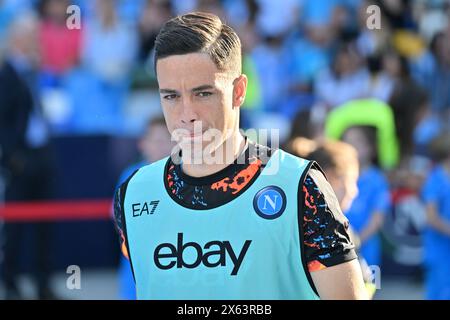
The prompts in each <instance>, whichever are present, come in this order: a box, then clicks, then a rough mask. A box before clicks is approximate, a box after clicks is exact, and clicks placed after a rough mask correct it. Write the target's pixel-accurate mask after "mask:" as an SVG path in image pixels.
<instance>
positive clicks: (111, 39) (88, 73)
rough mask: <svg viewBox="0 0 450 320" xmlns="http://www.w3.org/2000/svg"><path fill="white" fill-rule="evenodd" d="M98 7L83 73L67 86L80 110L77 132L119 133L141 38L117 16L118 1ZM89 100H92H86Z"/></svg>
mask: <svg viewBox="0 0 450 320" xmlns="http://www.w3.org/2000/svg"><path fill="white" fill-rule="evenodd" d="M95 4H96V11H95V14H94V16H93V17H92V19H91V20H90V21H88V22H87V24H86V27H85V37H84V47H83V55H82V62H83V69H82V70H79V71H78V73H75V74H74V75H71V76H72V77H71V78H70V79H68V84H67V85H68V86H69V90H70V94H71V96H72V99H73V103H74V108H79V109H80V110H77V112H79V114H78V119H75V120H76V121H77V130H79V131H81V132H83V131H84V132H106V133H112V132H116V133H118V132H120V130H121V128H122V127H121V123H122V120H121V117H122V108H123V105H124V102H125V98H126V93H127V90H128V87H129V85H130V74H131V70H132V67H133V66H134V64H135V62H136V61H135V59H136V56H137V50H138V42H137V36H136V31H135V30H134V29H133V28H132V27H131V26H129V25H127V24H126V23H125V22H124V21H122V20H121V19H120V17H119V16H118V15H117V12H116V4H117V1H116V0H96V2H95ZM112 48H114V49H112ZM87 83H90V84H89V85H85V84H87ZM87 96H89V97H91V99H88V100H86V99H85V97H87ZM80 99H81V100H80ZM81 108H82V109H81ZM93 115H94V116H93Z"/></svg>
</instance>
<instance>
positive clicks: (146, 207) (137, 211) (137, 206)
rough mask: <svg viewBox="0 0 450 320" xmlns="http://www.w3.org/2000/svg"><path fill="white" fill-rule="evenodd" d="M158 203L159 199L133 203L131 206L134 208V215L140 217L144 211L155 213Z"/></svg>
mask: <svg viewBox="0 0 450 320" xmlns="http://www.w3.org/2000/svg"><path fill="white" fill-rule="evenodd" d="M158 204H159V200H155V201H151V202H144V203H140V202H138V203H133V204H132V205H131V208H132V209H133V217H140V216H142V214H143V213H145V214H147V215H149V214H154V213H155V210H156V207H157V206H158Z"/></svg>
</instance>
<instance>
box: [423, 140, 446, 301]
mask: <svg viewBox="0 0 450 320" xmlns="http://www.w3.org/2000/svg"><path fill="white" fill-rule="evenodd" d="M431 149H432V152H433V155H434V158H435V160H437V162H438V164H437V166H436V167H435V168H434V169H433V170H432V171H431V172H430V173H429V174H428V177H427V180H426V182H425V185H424V186H423V190H422V195H423V199H424V200H425V203H426V206H427V221H428V227H427V230H426V231H425V234H424V252H425V256H424V265H425V269H426V298H427V299H433V300H436V299H439V300H449V299H450V277H449V274H448V273H449V270H450V132H448V131H447V132H445V133H443V134H441V135H440V136H439V137H437V138H436V139H434V140H433V142H432V146H431Z"/></svg>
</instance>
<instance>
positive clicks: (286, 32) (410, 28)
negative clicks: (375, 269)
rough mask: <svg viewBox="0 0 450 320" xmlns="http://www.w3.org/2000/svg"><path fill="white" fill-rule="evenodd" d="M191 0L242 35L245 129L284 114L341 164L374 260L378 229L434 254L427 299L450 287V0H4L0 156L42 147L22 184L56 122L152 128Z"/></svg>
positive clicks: (11, 158)
mask: <svg viewBox="0 0 450 320" xmlns="http://www.w3.org/2000/svg"><path fill="white" fill-rule="evenodd" d="M70 5H76V6H77V8H79V9H80V10H79V11H77V10H73V9H69V10H68V8H69V6H70ZM374 5H375V7H374ZM194 10H199V11H208V12H212V13H215V14H217V15H219V16H220V17H221V18H222V19H223V20H224V21H225V22H226V23H227V24H229V25H231V26H232V27H233V28H234V29H235V30H236V32H237V33H238V35H239V36H240V38H241V41H242V47H243V72H244V73H245V74H247V75H248V78H249V87H248V94H247V96H246V101H245V104H244V106H243V107H242V111H241V123H242V127H243V129H248V128H256V129H258V128H269V129H270V128H276V129H279V133H280V143H281V145H282V146H284V147H285V148H287V149H288V150H289V151H290V152H293V153H296V154H298V155H301V156H304V157H309V158H311V159H316V160H318V161H320V163H323V166H324V170H325V171H327V168H328V169H329V170H331V171H327V176H328V177H329V179H330V181H333V183H334V185H333V187H334V188H335V191H336V192H337V193H341V196H340V199H339V200H340V201H341V205H342V207H343V210H344V211H345V213H346V214H347V216H348V218H349V220H350V222H351V224H352V226H353V228H354V229H355V230H354V232H355V234H356V236H355V241H356V242H358V243H359V247H360V252H361V253H362V256H363V257H365V259H366V261H367V264H369V265H380V264H381V265H382V262H381V256H382V241H387V242H388V243H390V244H391V246H394V247H395V246H396V245H399V243H403V244H404V247H405V246H406V247H407V249H408V250H409V251H407V250H406V251H405V252H404V253H403V257H398V256H397V262H399V261H400V262H401V263H404V264H410V265H414V264H420V265H422V266H423V267H424V271H425V275H426V292H427V293H426V296H427V298H430V299H441V298H442V299H450V284H449V282H450V276H448V272H449V270H450V134H449V131H450V1H448V0H373V1H364V0H326V1H316V0H280V1H273V0H95V1H88V0H78V1H69V0H0V146H1V148H2V149H1V150H2V158H0V159H2V166H3V168H4V169H3V170H5V172H6V171H8V168H9V171H10V172H13V173H14V172H15V170H16V169H17V168H18V167H20V166H23V167H24V168H28V166H27V165H26V160H23V161H21V159H26V158H27V157H25V156H23V154H24V152H22V153H21V151H20V149H21V148H20V147H18V146H23V148H22V150H28V149H30V150H33V155H32V156H30V155H29V156H28V158H29V157H33V159H42V161H41V162H38V164H39V163H40V165H38V164H36V165H35V166H34V168H32V166H29V172H28V173H27V174H28V176H27V177H28V180H26V181H25V180H24V181H22V182H21V183H22V184H21V185H18V186H17V189H18V190H23V189H24V188H25V187H24V186H25V185H27V186H29V185H30V181H35V180H33V179H41V180H42V179H44V180H45V178H43V177H42V176H39V174H41V175H42V174H43V172H48V170H51V164H49V162H48V161H46V159H47V154H46V145H47V144H48V143H49V140H51V137H52V136H66V135H67V136H69V135H97V134H108V135H116V136H136V137H137V136H138V135H139V134H140V133H141V132H147V131H146V129H147V120H148V119H149V118H152V117H155V116H157V115H159V114H160V112H161V111H160V107H159V103H158V93H157V91H156V90H157V83H156V79H155V74H154V70H153V47H154V41H155V38H156V35H157V34H158V32H159V29H160V28H161V26H162V24H163V23H164V22H165V21H167V20H168V19H169V18H170V17H173V16H175V15H178V14H182V13H185V12H188V11H194ZM78 13H79V15H77V14H78ZM77 19H79V20H80V22H81V23H80V25H79V28H78V27H77V25H76V23H74V22H76V21H77ZM68 23H69V24H68ZM24 88H29V89H30V90H29V91H30V92H29V94H28V93H26V94H24V92H26V89H24ZM18 97H20V99H18ZM8 99H9V100H8ZM10 101H14V102H13V103H8V102H10ZM30 101H32V102H31V103H30ZM333 140H342V141H343V142H345V143H346V145H351V146H353V148H354V149H352V150H351V151H348V152H345V154H344V155H339V152H340V150H341V153H342V150H348V149H346V147H335V146H334V147H333V146H330V143H331V144H332V142H331V141H333ZM25 146H26V147H25ZM27 148H28V149H27ZM18 150H19V151H18ZM36 150H39V151H36ZM144 153H145V152H144ZM353 153H354V154H355V157H356V159H353V160H352V159H350V160H349V157H350V158H351V156H349V154H353ZM147 158H151V157H150V156H147ZM148 161H150V160H148ZM339 162H343V163H346V164H348V166H347V167H345V166H344V168H341V167H342V163H341V164H338V163H339ZM352 163H357V164H356V165H352ZM5 168H6V169H5ZM11 168H12V169H11ZM355 168H357V169H355ZM17 170H19V171H20V168H19V169H17ZM45 170H47V171H45ZM333 170H334V171H333ZM31 188H32V187H29V189H31ZM37 189H39V187H37ZM339 190H342V192H340V191H339ZM358 190H359V192H358ZM39 191H40V192H41V193H45V191H44V190H43V189H41V190H39ZM17 193H20V192H17ZM40 196H43V195H41V194H39V192H37V191H36V190H34V191H33V190H32V191H29V193H28V194H23V192H22V194H20V196H17V197H16V198H17V199H20V197H22V198H25V197H26V199H30V198H32V197H40ZM11 197H12V198H11V199H15V198H14V197H13V196H11ZM349 199H350V200H349ZM405 208H406V209H405ZM408 208H409V209H408ZM393 226H394V227H393ZM382 230H384V231H385V235H384V240H383V239H382V237H380V232H381V231H382ZM9 232H10V233H12V234H15V235H17V231H16V229H14V228H12V229H11V230H10V231H9ZM42 232H44V231H42ZM415 236H418V237H419V238H420V244H417V243H415V240H414V239H416V238H414V237H415ZM10 237H12V236H10ZM405 239H407V240H405ZM411 239H412V240H411ZM14 241H15V240H14ZM402 241H403V242H402ZM415 249H417V250H419V253H417V250H416V251H414V250H415ZM8 250H10V251H14V250H15V249H14V247H11V248H10V249H8ZM420 250H422V251H420ZM392 255H395V254H392ZM413 256H414V257H415V256H418V258H417V259H416V260H414V258H413ZM394 260H395V259H394ZM42 281H43V285H42V288H43V289H42V295H43V296H45V295H46V292H47V288H46V285H45V283H44V282H45V281H44V280H42ZM399 298H401V297H399Z"/></svg>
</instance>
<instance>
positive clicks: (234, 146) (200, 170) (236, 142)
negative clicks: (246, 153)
mask: <svg viewBox="0 0 450 320" xmlns="http://www.w3.org/2000/svg"><path fill="white" fill-rule="evenodd" d="M245 145H246V140H245V139H244V137H243V136H242V135H241V134H240V133H239V134H236V135H233V136H232V137H231V138H229V139H227V140H226V141H225V142H224V143H223V144H222V145H221V146H220V147H219V149H218V150H216V153H218V154H222V155H223V158H222V160H223V161H217V163H212V164H209V163H206V162H205V161H202V163H200V164H192V163H183V165H182V170H183V173H184V174H186V175H188V176H191V177H195V178H198V177H206V176H209V175H212V174H214V173H216V172H219V171H221V170H222V169H224V168H226V167H227V166H229V165H230V164H232V163H233V162H234V160H236V159H237V157H238V156H239V155H240V154H241V153H242V151H243V150H244V148H245ZM228 150H232V152H233V154H232V157H227V156H226V152H228Z"/></svg>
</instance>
